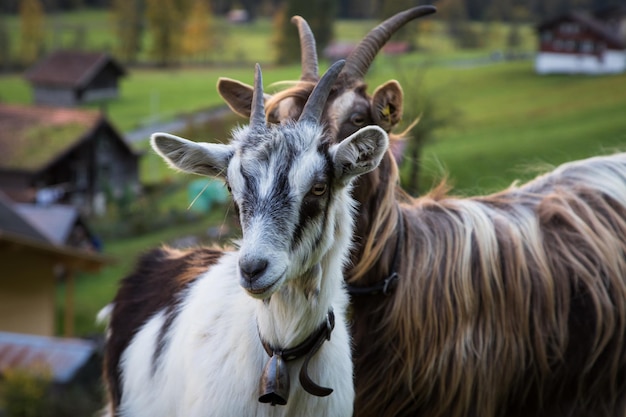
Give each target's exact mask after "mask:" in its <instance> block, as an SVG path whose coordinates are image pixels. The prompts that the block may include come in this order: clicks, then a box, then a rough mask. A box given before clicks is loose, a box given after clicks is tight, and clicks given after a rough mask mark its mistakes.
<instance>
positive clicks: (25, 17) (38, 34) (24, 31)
mask: <svg viewBox="0 0 626 417" xmlns="http://www.w3.org/2000/svg"><path fill="white" fill-rule="evenodd" d="M19 11H20V61H21V62H22V64H23V65H30V64H32V63H33V62H35V61H36V60H37V59H38V58H39V57H40V56H41V54H42V52H43V49H44V37H45V34H44V20H45V19H44V11H43V7H42V5H41V2H40V1H39V0H22V1H21V2H20V9H19Z"/></svg>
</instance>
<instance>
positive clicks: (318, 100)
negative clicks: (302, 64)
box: [298, 59, 346, 123]
mask: <svg viewBox="0 0 626 417" xmlns="http://www.w3.org/2000/svg"><path fill="white" fill-rule="evenodd" d="M345 63H346V61H344V60H343V59H342V60H339V61H337V62H335V63H334V64H333V65H331V67H330V68H329V69H328V71H326V74H324V76H323V77H322V79H321V80H320V81H319V82H318V83H317V85H316V86H315V88H314V89H313V92H312V93H311V95H310V96H309V99H308V100H307V102H306V104H305V105H304V109H302V114H301V115H300V118H299V119H298V122H303V121H310V122H313V123H319V121H320V119H321V117H322V112H323V111H324V106H326V100H328V95H329V94H330V90H331V88H332V86H333V84H335V80H336V79H337V76H339V73H340V72H341V70H342V69H343V66H344V64H345Z"/></svg>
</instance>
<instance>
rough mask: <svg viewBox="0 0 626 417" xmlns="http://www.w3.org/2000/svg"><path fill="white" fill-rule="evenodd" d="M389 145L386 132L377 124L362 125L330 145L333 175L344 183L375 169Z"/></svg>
mask: <svg viewBox="0 0 626 417" xmlns="http://www.w3.org/2000/svg"><path fill="white" fill-rule="evenodd" d="M388 146H389V137H388V136H387V132H385V131H384V130H383V129H381V128H380V127H378V126H367V127H364V128H362V129H360V130H358V131H357V132H355V133H353V134H352V135H350V136H348V137H347V138H346V139H344V140H342V141H341V142H339V143H337V144H335V145H333V146H331V148H330V154H331V156H332V161H333V164H334V168H335V177H336V178H338V179H339V180H340V181H342V182H343V183H344V184H345V183H348V181H350V179H352V178H353V177H356V176H357V175H361V174H364V173H366V172H369V171H372V170H373V169H375V168H376V167H377V166H378V164H380V161H381V160H382V158H383V155H384V154H385V152H386V151H387V147H388Z"/></svg>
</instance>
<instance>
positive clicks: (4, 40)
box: [0, 12, 11, 70]
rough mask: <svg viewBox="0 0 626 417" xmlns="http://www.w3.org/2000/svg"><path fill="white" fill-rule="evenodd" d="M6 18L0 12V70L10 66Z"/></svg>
mask: <svg viewBox="0 0 626 417" xmlns="http://www.w3.org/2000/svg"><path fill="white" fill-rule="evenodd" d="M7 26H8V25H7V19H6V16H5V15H4V14H3V13H2V12H0V70H2V69H7V68H9V66H10V64H11V39H10V35H9V28H8V27H7Z"/></svg>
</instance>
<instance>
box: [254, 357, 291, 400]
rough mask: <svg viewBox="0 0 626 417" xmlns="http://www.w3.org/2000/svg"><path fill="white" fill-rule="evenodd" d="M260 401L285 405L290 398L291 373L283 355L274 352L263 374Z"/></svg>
mask: <svg viewBox="0 0 626 417" xmlns="http://www.w3.org/2000/svg"><path fill="white" fill-rule="evenodd" d="M260 393H261V395H260V396H259V402H261V403H270V404H271V405H276V404H278V405H285V404H287V399H288V398H289V373H288V371H287V364H286V362H285V360H284V359H283V357H282V356H281V355H279V354H276V353H274V354H273V355H272V357H271V358H270V360H269V361H268V362H267V365H265V369H264V370H263V375H262V376H261V387H260Z"/></svg>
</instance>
